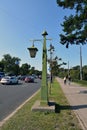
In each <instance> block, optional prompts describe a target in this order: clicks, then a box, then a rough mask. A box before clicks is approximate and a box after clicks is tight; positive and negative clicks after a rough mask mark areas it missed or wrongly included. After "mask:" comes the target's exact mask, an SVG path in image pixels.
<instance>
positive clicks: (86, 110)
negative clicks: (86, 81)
mask: <svg viewBox="0 0 87 130" xmlns="http://www.w3.org/2000/svg"><path fill="white" fill-rule="evenodd" d="M56 79H57V81H58V82H59V83H60V85H61V88H62V90H63V92H64V94H65V96H66V98H67V99H68V102H69V104H70V106H72V109H73V110H74V112H75V114H76V116H77V117H78V119H79V121H80V124H81V125H82V128H83V130H87V87H81V86H80V85H77V84H74V83H70V85H69V84H68V83H67V84H66V85H64V83H63V79H60V78H58V77H57V78H56Z"/></svg>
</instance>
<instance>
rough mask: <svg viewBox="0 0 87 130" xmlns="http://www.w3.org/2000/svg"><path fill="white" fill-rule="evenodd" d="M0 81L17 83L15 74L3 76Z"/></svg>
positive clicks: (2, 82)
mask: <svg viewBox="0 0 87 130" xmlns="http://www.w3.org/2000/svg"><path fill="white" fill-rule="evenodd" d="M0 82H1V84H18V78H17V77H16V76H5V77H3V78H2V79H1V81H0Z"/></svg>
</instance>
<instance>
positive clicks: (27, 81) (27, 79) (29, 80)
mask: <svg viewBox="0 0 87 130" xmlns="http://www.w3.org/2000/svg"><path fill="white" fill-rule="evenodd" d="M25 82H26V83H29V82H34V77H33V76H27V77H26V78H25Z"/></svg>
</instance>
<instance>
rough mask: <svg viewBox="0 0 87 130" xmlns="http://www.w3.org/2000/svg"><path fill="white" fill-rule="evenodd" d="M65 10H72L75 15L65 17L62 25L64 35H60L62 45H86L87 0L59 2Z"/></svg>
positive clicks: (58, 0)
mask: <svg viewBox="0 0 87 130" xmlns="http://www.w3.org/2000/svg"><path fill="white" fill-rule="evenodd" d="M57 4H58V5H59V6H60V7H63V9H65V8H66V9H72V10H74V11H75V15H74V14H73V15H72V14H71V15H70V16H69V17H67V16H65V17H64V21H63V24H62V27H63V32H64V34H60V39H61V41H60V42H61V44H63V45H66V48H68V45H69V44H76V45H78V44H80V43H81V44H82V45H84V44H86V42H87V0H57Z"/></svg>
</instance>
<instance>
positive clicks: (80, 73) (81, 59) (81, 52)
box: [80, 45, 82, 80]
mask: <svg viewBox="0 0 87 130" xmlns="http://www.w3.org/2000/svg"><path fill="white" fill-rule="evenodd" d="M80 80H82V48H81V45H80Z"/></svg>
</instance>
